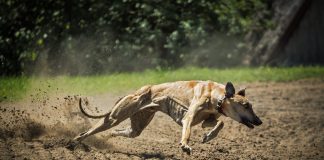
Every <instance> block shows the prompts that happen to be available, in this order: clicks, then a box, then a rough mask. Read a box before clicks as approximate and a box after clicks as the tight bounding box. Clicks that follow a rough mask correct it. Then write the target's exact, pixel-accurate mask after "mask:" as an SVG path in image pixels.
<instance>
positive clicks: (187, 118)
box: [74, 81, 262, 154]
mask: <svg viewBox="0 0 324 160" xmlns="http://www.w3.org/2000/svg"><path fill="white" fill-rule="evenodd" d="M79 107H80V110H81V112H82V113H83V114H85V115H86V116H88V117H90V118H102V119H101V120H100V121H99V122H98V123H97V124H96V125H95V126H93V127H92V128H91V129H89V130H88V131H86V132H83V133H81V134H79V135H78V136H77V137H75V138H74V140H76V141H82V140H83V139H85V138H86V137H88V136H90V135H93V134H96V133H98V132H102V131H105V130H107V129H110V128H112V127H114V126H116V125H118V124H119V123H120V122H122V121H124V120H126V119H127V118H130V120H131V125H130V126H129V127H128V128H125V129H122V130H115V131H113V132H112V133H111V135H112V136H124V137H130V138H134V137H137V136H139V135H140V134H141V132H142V131H143V130H144V128H145V127H146V126H147V125H148V124H149V123H150V121H151V120H152V118H153V117H154V114H155V112H157V111H161V112H163V113H165V114H167V115H169V116H170V117H171V118H172V119H173V120H174V121H175V122H176V123H178V124H179V125H180V126H182V136H181V141H180V145H181V149H182V150H183V151H184V152H186V153H187V154H190V153H191V151H192V149H191V148H190V147H189V145H188V142H189V137H190V131H191V127H192V126H194V125H197V124H199V123H200V122H202V127H212V129H211V130H210V131H209V132H208V133H207V134H205V135H204V136H203V140H202V142H203V143H205V142H208V141H210V140H212V139H213V138H215V137H216V136H217V135H218V133H219V131H220V130H221V129H222V128H223V126H224V123H223V122H222V121H220V120H217V119H218V118H219V117H220V116H221V115H223V116H226V117H230V118H232V119H233V120H235V121H237V122H239V123H242V124H244V125H246V126H247V127H249V128H254V125H256V126H259V125H261V124H262V121H261V120H260V119H259V117H258V116H256V114H255V113H254V111H253V109H252V104H251V103H250V102H249V101H248V99H247V98H246V97H245V89H241V90H239V91H238V92H237V93H235V88H234V86H233V84H232V83H231V82H228V83H227V84H226V85H223V84H219V83H216V82H212V81H177V82H171V83H163V84H158V85H147V86H144V87H142V88H140V89H139V90H137V91H136V92H135V93H133V94H130V95H127V96H125V97H123V98H121V99H119V100H118V101H117V102H116V104H115V106H114V107H113V109H112V110H111V111H110V112H108V113H106V114H103V115H98V116H95V115H91V114H89V113H87V112H86V111H85V110H84V109H83V107H82V100H81V99H80V100H79Z"/></svg>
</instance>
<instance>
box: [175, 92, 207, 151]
mask: <svg viewBox="0 0 324 160" xmlns="http://www.w3.org/2000/svg"><path fill="white" fill-rule="evenodd" d="M206 101H207V98H206V97H203V98H200V99H199V100H195V101H193V102H192V105H190V107H189V109H188V112H187V114H186V115H185V117H184V118H183V120H182V136H181V142H180V144H181V149H182V150H183V151H184V152H186V153H187V154H190V153H191V148H190V147H189V145H188V141H189V138H190V132H191V125H192V122H193V119H194V117H195V115H196V113H197V112H198V110H199V107H201V106H202V105H203V104H204V103H205V102H206Z"/></svg>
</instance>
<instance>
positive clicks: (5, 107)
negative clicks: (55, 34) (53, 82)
mask: <svg viewBox="0 0 324 160" xmlns="http://www.w3.org/2000/svg"><path fill="white" fill-rule="evenodd" d="M242 85H243V84H242ZM244 86H246V87H247V88H248V90H247V96H248V98H249V99H250V101H251V102H252V103H253V106H254V110H255V112H256V114H257V115H258V116H259V117H260V118H261V119H262V121H263V124H262V125H261V126H259V127H256V128H254V129H249V128H247V127H246V126H243V125H241V124H238V123H237V122H234V121H233V120H231V119H229V118H225V117H221V119H222V120H223V121H224V123H225V126H224V128H223V130H222V131H221V132H220V134H219V136H218V137H217V138H216V139H214V140H212V141H211V142H209V143H206V144H202V143H201V140H202V135H203V134H204V133H206V132H208V129H202V128H201V127H200V125H197V126H195V127H194V128H193V131H192V137H191V141H190V143H189V144H190V146H191V147H192V148H193V153H192V155H190V156H189V155H186V154H185V153H182V151H181V149H180V146H179V140H180V134H181V127H180V126H178V125H177V124H176V123H175V122H173V121H172V119H171V118H169V117H167V116H166V115H164V114H162V113H158V114H156V116H155V117H154V119H153V121H152V122H151V123H150V124H149V126H148V127H147V128H146V129H145V130H144V131H143V133H142V134H141V135H140V136H139V137H136V138H133V139H131V138H124V137H113V138H111V137H108V136H107V135H108V134H107V133H109V131H105V132H103V133H100V134H97V135H95V136H92V137H89V138H88V139H86V140H85V141H84V142H83V143H81V144H79V145H77V146H73V145H72V144H73V142H72V141H71V139H72V138H73V137H74V136H76V135H77V134H78V133H80V132H81V131H84V130H86V129H88V128H89V127H90V126H91V125H92V124H94V123H95V122H96V120H90V119H87V118H85V117H84V116H82V115H81V113H80V112H79V110H78V107H77V103H76V101H75V100H74V96H68V95H62V94H61V93H60V91H59V89H57V90H58V91H57V93H56V94H55V95H51V96H50V95H48V94H47V91H48V90H51V89H52V88H51V87H50V86H48V89H45V90H37V91H35V94H31V95H30V97H29V98H27V99H26V100H23V101H20V102H1V103H0V123H1V128H0V159H324V80H320V79H307V80H298V81H293V82H286V83H250V84H244ZM125 94H127V93H125ZM119 96H121V95H111V94H109V93H107V94H103V95H98V96H94V97H87V98H88V99H89V101H90V102H91V104H93V105H94V106H98V107H97V108H89V110H91V109H92V111H93V113H98V114H99V113H103V112H106V111H108V110H110V109H111V106H112V104H114V102H115V101H116V100H117V99H118V97H119ZM99 106H101V107H99ZM128 124H129V121H128V120H127V121H125V122H123V123H122V124H120V125H119V126H117V127H116V128H123V127H126V126H127V125H128Z"/></svg>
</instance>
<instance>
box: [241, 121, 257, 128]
mask: <svg viewBox="0 0 324 160" xmlns="http://www.w3.org/2000/svg"><path fill="white" fill-rule="evenodd" d="M241 123H242V124H244V125H246V126H247V127H249V128H251V129H253V128H254V125H253V124H252V123H250V122H249V121H242V122H241Z"/></svg>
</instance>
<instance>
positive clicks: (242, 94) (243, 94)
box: [237, 88, 246, 97]
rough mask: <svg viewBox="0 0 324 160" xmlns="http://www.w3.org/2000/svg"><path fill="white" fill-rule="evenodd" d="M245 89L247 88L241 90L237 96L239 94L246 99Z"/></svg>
mask: <svg viewBox="0 0 324 160" xmlns="http://www.w3.org/2000/svg"><path fill="white" fill-rule="evenodd" d="M245 89H246V88H243V89H240V90H239V91H238V92H237V94H238V95H241V96H243V97H245Z"/></svg>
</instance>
